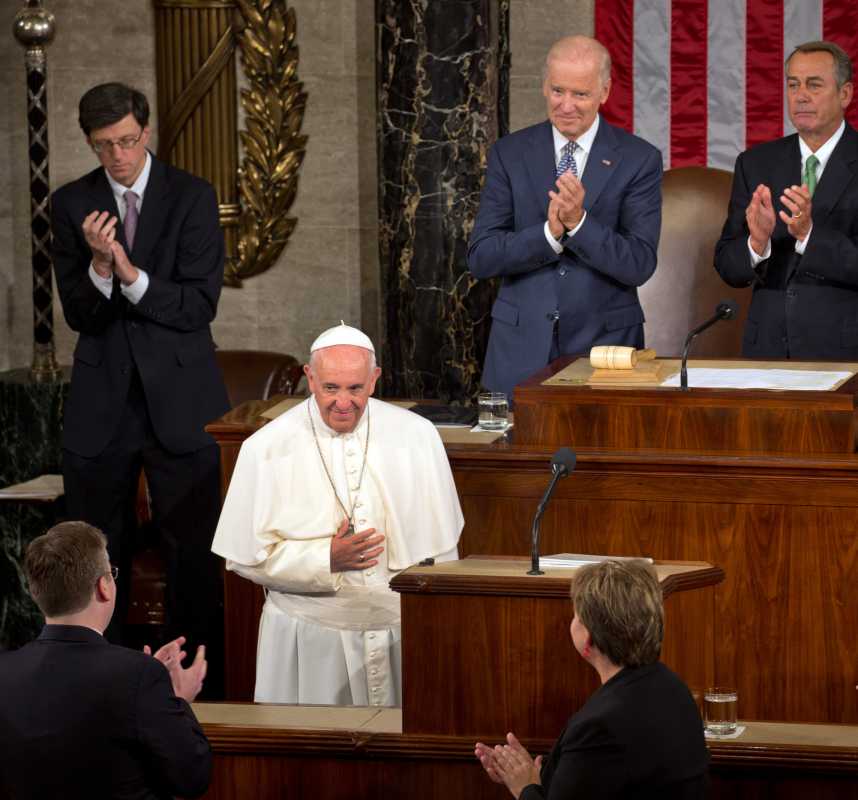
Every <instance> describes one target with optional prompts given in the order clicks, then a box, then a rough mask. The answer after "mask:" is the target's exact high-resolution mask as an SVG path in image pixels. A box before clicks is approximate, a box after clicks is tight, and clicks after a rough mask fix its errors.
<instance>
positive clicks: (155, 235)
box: [129, 156, 170, 271]
mask: <svg viewBox="0 0 858 800" xmlns="http://www.w3.org/2000/svg"><path fill="white" fill-rule="evenodd" d="M169 195H170V192H169V185H168V181H167V167H166V165H165V164H164V162H162V161H159V160H158V159H157V158H155V156H152V168H151V170H150V172H149V181H148V183H147V184H146V192H145V194H144V195H143V205H142V206H141V208H140V219H139V220H138V222H137V232H136V233H135V234H134V249H133V250H132V251H131V253H130V255H129V257H130V259H131V263H132V264H134V265H135V266H138V267H140V268H141V269H145V270H147V271H152V270H154V269H155V267H156V265H155V264H150V263H149V257H150V256H151V255H152V250H153V249H154V248H155V245H156V244H157V243H158V240H159V239H160V238H161V232H162V230H163V228H164V224H165V222H166V221H167V215H168V214H169V211H170V202H169Z"/></svg>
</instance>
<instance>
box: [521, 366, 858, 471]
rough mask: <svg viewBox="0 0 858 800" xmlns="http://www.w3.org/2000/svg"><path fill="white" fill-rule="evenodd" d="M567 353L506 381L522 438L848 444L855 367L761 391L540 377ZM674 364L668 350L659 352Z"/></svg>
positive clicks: (756, 447)
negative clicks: (813, 385)
mask: <svg viewBox="0 0 858 800" xmlns="http://www.w3.org/2000/svg"><path fill="white" fill-rule="evenodd" d="M580 361H581V359H579V358H577V357H569V356H565V357H563V358H560V359H558V360H557V361H555V362H553V363H552V364H551V365H549V366H548V367H546V368H545V369H543V370H541V371H540V372H538V373H537V374H536V375H534V376H533V377H532V378H530V379H529V380H527V381H525V382H524V383H522V384H519V385H518V386H517V387H516V388H515V394H514V397H515V414H516V434H517V437H518V441H520V442H526V443H527V444H531V445H545V446H548V447H550V446H560V445H564V444H565V445H571V446H575V447H584V446H586V447H600V448H605V449H616V450H631V449H636V448H642V447H654V448H661V449H664V450H675V449H678V448H684V449H689V450H702V451H718V450H738V449H744V450H750V451H754V452H758V453H780V452H793V453H808V454H811V453H812V454H817V455H818V454H824V453H854V452H855V446H856V435H858V415H856V409H855V402H854V396H855V394H856V393H858V376H853V377H852V378H850V379H849V380H847V381H846V382H845V383H844V384H843V385H842V386H839V387H838V388H836V389H832V390H831V391H767V390H759V389H742V390H724V389H696V388H693V387H692V388H691V389H690V390H688V391H682V390H681V389H678V388H667V387H661V386H652V387H645V386H644V387H629V386H626V387H593V386H584V385H562V386H557V385H544V383H543V382H544V381H545V380H547V379H549V378H551V377H553V376H554V374H555V373H556V372H558V371H560V370H561V369H562V368H563V367H565V366H567V365H568V364H570V363H572V362H578V363H580ZM665 364H666V365H667V366H669V367H670V369H668V370H667V373H669V372H671V371H672V372H676V371H677V367H678V362H677V360H676V359H667V360H665ZM689 366H696V367H700V366H711V367H720V366H724V367H748V366H757V367H758V368H759V367H762V368H764V367H772V366H775V367H778V368H782V369H793V370H795V369H799V368H801V367H802V366H803V367H804V368H806V369H829V370H830V369H838V368H839V369H841V370H842V369H844V368H848V369H850V370H854V369H855V368H856V365H855V364H839V363H825V362H823V363H806V364H799V363H797V362H794V361H787V362H783V363H780V362H749V361H742V360H739V361H716V360H709V361H701V360H694V361H690V362H689Z"/></svg>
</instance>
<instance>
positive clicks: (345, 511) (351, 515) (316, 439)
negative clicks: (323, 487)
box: [307, 403, 369, 536]
mask: <svg viewBox="0 0 858 800" xmlns="http://www.w3.org/2000/svg"><path fill="white" fill-rule="evenodd" d="M310 405H311V403H307V416H308V417H309V418H310V430H312V431H313V441H314V442H315V443H316V450H317V451H318V453H319V458H320V459H321V461H322V468H323V469H324V470H325V475H326V476H327V478H328V483H329V484H331V491H332V492H333V493H334V497H335V498H336V499H337V503H339V506H340V508H341V509H342V510H343V514H345V515H346V517H348V520H349V526H348V528H346V536H351V535H352V534H353V533H354V532H355V524H354V516H355V508H356V507H357V500H358V495H359V494H360V489H361V486H363V475H364V471H365V470H366V456H367V453H368V452H369V403H367V405H366V440H365V441H364V444H363V464H361V468H360V478H359V479H358V485H357V488H356V489H355V500H354V502H353V503H352V509H351V511H349V510H348V509H347V508H346V504H345V503H344V502H343V501H342V500H340V496H339V494H337V487H336V485H335V484H334V479H333V478H332V477H331V472H330V470H329V469H328V465H327V463H326V462H325V457H324V456H323V455H322V446H321V445H320V444H319V437H318V436H317V435H316V425H315V424H314V422H313V413H312V411H311V410H310ZM358 422H360V420H358ZM355 439H357V436H355ZM346 485H348V479H346Z"/></svg>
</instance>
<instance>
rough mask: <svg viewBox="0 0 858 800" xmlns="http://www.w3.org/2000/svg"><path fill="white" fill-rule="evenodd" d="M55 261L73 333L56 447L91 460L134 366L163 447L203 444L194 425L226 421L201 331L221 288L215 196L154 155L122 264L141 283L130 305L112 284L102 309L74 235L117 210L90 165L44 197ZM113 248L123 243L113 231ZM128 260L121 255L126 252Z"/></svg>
mask: <svg viewBox="0 0 858 800" xmlns="http://www.w3.org/2000/svg"><path fill="white" fill-rule="evenodd" d="M51 204H52V220H51V227H52V232H53V259H54V269H55V271H56V276H57V285H58V287H59V292H60V299H61V300H62V305H63V312H64V313H65V317H66V321H67V322H68V324H69V326H70V327H71V328H72V329H73V330H75V331H77V332H78V333H80V337H79V339H78V343H77V347H76V349H75V354H74V367H73V371H72V384H71V392H70V395H69V398H68V401H67V404H66V409H65V423H64V429H63V447H64V448H66V449H67V450H71V451H72V452H74V453H77V454H79V455H82V456H87V457H89V456H95V455H98V453H100V452H101V451H102V450H103V449H104V448H105V446H106V445H107V443H108V442H109V441H110V439H111V437H112V436H113V434H114V432H115V431H116V427H117V425H118V424H119V419H120V417H121V414H122V410H123V405H124V402H125V398H126V396H127V394H128V386H129V383H130V380H131V374H132V371H133V368H134V366H135V365H136V368H137V371H138V373H139V375H140V378H141V380H142V383H143V390H144V393H145V395H146V404H147V407H148V409H149V415H150V417H151V420H152V426H153V428H154V430H155V434H156V436H157V437H158V440H159V441H160V443H161V445H162V446H163V447H164V448H165V449H166V450H168V451H169V452H172V453H188V452H192V451H194V450H198V449H200V448H201V447H203V446H205V445H207V444H211V443H212V441H213V440H212V439H211V437H210V436H209V435H208V434H207V433H206V432H205V431H204V430H203V426H204V425H205V424H206V423H208V422H210V421H211V420H213V419H215V418H217V417H219V416H220V415H221V414H223V413H224V412H226V411H227V409H228V407H229V404H228V401H227V396H226V389H225V388H224V385H223V378H222V376H221V373H220V370H219V369H218V366H217V363H216V362H215V356H214V344H213V342H212V337H211V332H210V330H209V323H210V322H211V321H212V320H213V319H214V316H215V312H216V311H217V303H218V297H219V296H220V290H221V285H222V283H223V265H224V243H223V234H222V232H221V229H220V225H219V223H218V207H217V199H216V197H215V193H214V189H213V188H212V187H211V186H210V185H209V184H208V183H206V182H205V181H203V180H201V179H199V178H196V177H194V176H193V175H189V174H188V173H187V172H183V171H182V170H179V169H175V168H174V167H171V166H169V165H167V164H164V163H163V162H161V161H159V160H158V159H157V158H155V157H154V156H153V157H152V169H151V172H150V174H149V182H148V184H147V186H146V193H145V195H144V197H143V205H142V207H141V211H140V220H139V222H138V227H137V234H136V236H135V240H134V249H133V251H131V252H130V253H129V258H130V260H131V263H132V264H134V265H135V266H136V267H139V268H140V269H143V270H145V271H146V272H147V273H148V274H149V288H148V289H147V291H146V293H145V295H143V298H142V300H141V301H140V302H139V303H138V304H137V305H136V306H135V305H132V304H131V303H129V302H128V301H127V300H126V299H125V298H124V297H123V296H122V294H121V293H120V291H119V285H118V284H119V282H118V280H114V289H113V295H112V297H111V298H110V299H109V300H108V299H107V298H106V297H105V296H104V295H103V294H101V292H99V291H98V289H96V288H95V286H94V285H93V283H92V281H91V280H90V278H89V275H88V270H89V265H90V263H91V261H92V254H91V251H90V249H89V247H88V246H87V244H86V241H85V239H84V236H83V232H82V230H81V224H82V223H83V220H84V218H85V217H86V216H87V215H88V214H89V213H90V212H92V211H94V210H102V211H109V212H110V213H111V214H114V215H116V216H117V217H118V215H119V211H118V209H117V207H116V202H115V200H114V198H113V193H112V192H111V190H110V185H109V184H108V182H107V177H106V176H105V173H104V169H103V168H101V167H99V168H98V169H96V170H93V171H92V172H90V173H89V174H88V175H84V177H82V178H80V179H79V180H76V181H73V182H72V183H69V184H67V185H65V186H63V187H62V188H61V189H59V190H58V191H57V192H55V193H54V195H53V198H52V200H51ZM117 238H118V239H119V241H121V242H122V244H123V245H125V240H124V233H123V230H122V225H121V224H119V223H117ZM126 250H127V247H126Z"/></svg>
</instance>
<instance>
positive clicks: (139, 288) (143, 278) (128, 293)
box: [119, 268, 149, 306]
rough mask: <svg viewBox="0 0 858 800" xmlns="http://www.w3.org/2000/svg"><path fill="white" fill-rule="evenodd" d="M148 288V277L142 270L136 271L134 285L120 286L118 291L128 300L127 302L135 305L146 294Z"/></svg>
mask: <svg viewBox="0 0 858 800" xmlns="http://www.w3.org/2000/svg"><path fill="white" fill-rule="evenodd" d="M148 288H149V276H148V275H147V274H146V273H145V272H144V271H143V270H142V269H139V268H138V270H137V280H136V281H134V283H129V284H128V285H127V286H125V285H123V284H120V285H119V290H120V291H121V292H122V294H124V295H125V297H126V298H128V302H129V303H131V304H132V305H135V306H136V305H137V304H138V303H139V302H140V301H141V300H142V299H143V295H144V294H146V290H147V289H148Z"/></svg>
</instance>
